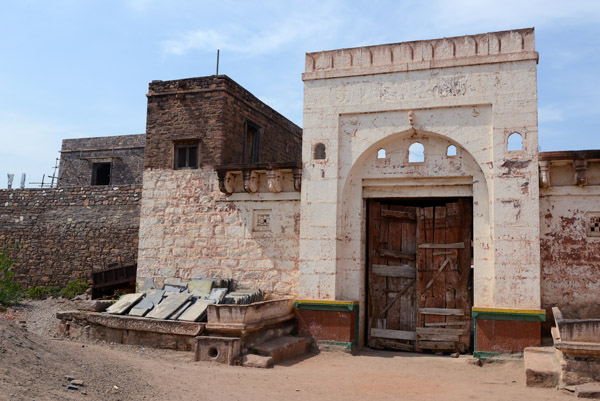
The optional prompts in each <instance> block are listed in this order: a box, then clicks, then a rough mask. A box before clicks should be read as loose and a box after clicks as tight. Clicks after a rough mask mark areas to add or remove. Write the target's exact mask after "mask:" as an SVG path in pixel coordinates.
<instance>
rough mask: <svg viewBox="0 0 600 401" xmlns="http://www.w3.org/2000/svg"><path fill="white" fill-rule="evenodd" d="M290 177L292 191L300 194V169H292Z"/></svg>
mask: <svg viewBox="0 0 600 401" xmlns="http://www.w3.org/2000/svg"><path fill="white" fill-rule="evenodd" d="M292 175H293V177H294V189H295V190H296V191H298V192H300V189H301V188H302V169H301V168H294V169H292Z"/></svg>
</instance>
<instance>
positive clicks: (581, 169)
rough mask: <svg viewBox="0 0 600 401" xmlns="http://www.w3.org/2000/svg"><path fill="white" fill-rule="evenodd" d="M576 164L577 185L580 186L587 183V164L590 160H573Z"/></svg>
mask: <svg viewBox="0 0 600 401" xmlns="http://www.w3.org/2000/svg"><path fill="white" fill-rule="evenodd" d="M573 164H574V165H575V185H578V186H580V187H582V186H584V185H586V184H587V166H588V161H587V160H585V159H583V160H581V159H579V160H573Z"/></svg>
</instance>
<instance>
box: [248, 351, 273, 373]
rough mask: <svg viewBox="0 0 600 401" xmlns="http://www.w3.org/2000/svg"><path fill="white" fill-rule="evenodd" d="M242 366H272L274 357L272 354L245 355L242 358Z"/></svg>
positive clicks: (264, 367)
mask: <svg viewBox="0 0 600 401" xmlns="http://www.w3.org/2000/svg"><path fill="white" fill-rule="evenodd" d="M242 366H246V367H249V368H263V369H268V368H272V367H273V358H272V357H270V356H262V355H256V354H248V355H244V357H243V358H242Z"/></svg>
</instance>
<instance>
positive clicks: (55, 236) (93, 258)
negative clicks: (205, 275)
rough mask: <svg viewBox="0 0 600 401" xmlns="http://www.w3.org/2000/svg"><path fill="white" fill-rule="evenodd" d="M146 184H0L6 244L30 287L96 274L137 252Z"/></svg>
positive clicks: (0, 222) (0, 223)
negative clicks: (50, 186) (1, 186)
mask: <svg viewBox="0 0 600 401" xmlns="http://www.w3.org/2000/svg"><path fill="white" fill-rule="evenodd" d="M141 192H142V190H141V186H139V185H128V186H120V187H113V186H110V187H106V186H104V187H90V186H87V187H68V188H58V189H56V188H53V189H2V190H0V247H6V249H7V251H8V255H9V257H10V259H12V260H14V261H16V263H15V264H14V270H15V272H16V278H17V280H18V281H19V282H20V283H22V284H23V285H24V286H26V287H30V286H35V285H42V286H64V285H66V284H67V283H68V282H69V281H70V280H73V279H84V280H88V279H90V277H91V272H92V267H93V266H94V267H101V266H102V265H103V263H104V262H107V263H110V262H111V261H112V262H114V261H116V260H117V259H118V257H119V255H121V256H122V257H124V258H127V260H128V261H131V260H132V259H133V260H135V259H136V257H137V244H138V230H139V212H140V199H141Z"/></svg>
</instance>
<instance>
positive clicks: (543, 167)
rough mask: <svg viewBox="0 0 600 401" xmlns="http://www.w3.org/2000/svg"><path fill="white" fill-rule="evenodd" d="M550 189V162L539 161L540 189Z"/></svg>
mask: <svg viewBox="0 0 600 401" xmlns="http://www.w3.org/2000/svg"><path fill="white" fill-rule="evenodd" d="M549 187H550V161H549V160H542V161H540V188H544V189H546V188H549Z"/></svg>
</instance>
